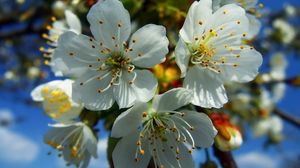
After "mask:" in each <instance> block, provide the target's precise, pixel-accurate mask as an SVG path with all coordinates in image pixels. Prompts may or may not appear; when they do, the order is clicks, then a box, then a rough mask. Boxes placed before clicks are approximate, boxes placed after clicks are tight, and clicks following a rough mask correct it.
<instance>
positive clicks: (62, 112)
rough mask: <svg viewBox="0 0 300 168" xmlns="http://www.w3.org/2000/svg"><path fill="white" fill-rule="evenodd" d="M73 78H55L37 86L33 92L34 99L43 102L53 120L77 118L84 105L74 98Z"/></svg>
mask: <svg viewBox="0 0 300 168" xmlns="http://www.w3.org/2000/svg"><path fill="white" fill-rule="evenodd" d="M72 83H73V81H72V80H69V79H66V80H55V81H51V82H48V83H46V84H42V85H40V86H38V87H36V88H35V89H34V90H33V91H32V92H31V97H32V99H33V100H34V101H37V102H42V103H43V108H44V110H45V113H46V114H47V115H48V116H50V117H51V118H52V119H53V120H55V121H58V122H61V123H69V122H72V121H73V120H74V119H76V118H77V117H78V116H79V114H80V112H81V111H82V109H83V106H82V105H81V104H80V103H79V102H76V101H74V100H73V97H72Z"/></svg>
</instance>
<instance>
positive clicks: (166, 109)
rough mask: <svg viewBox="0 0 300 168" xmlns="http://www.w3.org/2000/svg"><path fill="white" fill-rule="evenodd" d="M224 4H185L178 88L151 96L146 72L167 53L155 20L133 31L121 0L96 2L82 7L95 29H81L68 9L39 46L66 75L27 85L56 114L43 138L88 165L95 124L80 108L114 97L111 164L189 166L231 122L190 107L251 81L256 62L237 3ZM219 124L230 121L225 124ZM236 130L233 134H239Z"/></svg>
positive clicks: (213, 101) (153, 85)
mask: <svg viewBox="0 0 300 168" xmlns="http://www.w3.org/2000/svg"><path fill="white" fill-rule="evenodd" d="M225 4H226V5H225ZM225 4H222V5H223V6H220V7H218V8H215V7H214V8H213V4H212V0H201V1H199V2H198V1H195V2H194V3H193V4H192V6H191V7H190V9H189V12H188V14H187V16H186V20H185V22H184V25H183V27H182V29H181V30H180V32H179V41H178V44H177V46H176V49H175V60H176V63H177V65H178V67H179V69H180V70H181V78H184V79H183V87H178V88H173V89H170V90H168V91H166V92H165V93H163V94H160V95H156V94H155V93H156V90H157V86H158V81H157V79H156V78H155V76H154V75H153V74H152V72H151V71H150V70H151V68H153V67H154V66H157V65H158V64H160V63H162V62H164V61H165V60H166V55H167V54H168V52H169V50H168V45H169V41H168V38H167V37H166V29H165V28H164V27H163V26H160V25H154V24H148V25H145V26H144V27H142V28H140V29H138V30H137V31H136V32H134V33H131V22H130V16H129V13H128V11H127V10H126V9H125V8H124V7H123V4H122V3H121V2H120V1H119V0H103V1H99V2H98V3H96V4H95V5H93V6H92V8H91V9H90V11H89V13H88V15H87V20H88V22H89V23H90V29H91V32H92V35H93V37H88V36H86V35H83V34H81V26H80V22H79V21H78V20H77V19H76V17H75V16H74V14H71V13H70V12H66V14H65V15H66V19H67V20H66V22H55V23H54V25H53V28H52V29H51V30H50V33H49V35H44V36H45V38H47V39H48V40H49V41H50V43H49V44H50V45H51V46H52V48H51V49H48V50H45V49H42V50H43V51H45V52H46V53H47V55H48V56H49V57H51V66H52V68H53V69H54V70H55V72H59V74H60V75H63V76H64V77H73V78H74V81H72V80H69V79H67V80H64V81H52V82H49V83H47V84H44V85H41V86H38V87H37V88H36V89H35V90H34V91H33V92H32V97H33V99H34V100H35V101H42V102H43V106H44V109H45V112H46V114H47V115H49V116H50V117H51V118H53V120H55V121H56V122H58V124H54V125H50V126H52V127H53V129H52V130H50V131H49V132H48V133H47V135H46V136H45V142H46V143H47V144H49V145H50V146H52V147H53V148H55V149H57V150H59V151H61V152H62V156H63V157H64V159H65V160H66V162H67V163H68V164H74V165H76V166H78V167H87V165H88V163H89V161H90V158H91V157H96V156H97V153H96V151H97V135H96V133H95V131H94V130H93V127H94V125H95V123H96V122H91V121H90V120H89V119H90V118H88V119H87V118H85V117H84V116H81V114H82V113H83V111H85V110H89V111H94V113H97V112H100V113H101V111H103V110H108V109H111V108H112V106H113V105H114V104H117V105H118V107H119V109H126V110H125V112H123V113H121V114H120V115H119V116H118V117H117V119H116V120H115V122H114V124H113V127H112V131H111V136H112V137H114V138H120V140H119V142H118V143H117V145H116V147H115V148H114V151H113V154H112V158H113V163H114V167H116V168H124V167H128V168H133V167H147V166H148V164H149V162H150V160H153V162H154V165H155V167H159V168H164V167H178V168H192V167H195V165H194V161H193V159H192V155H191V154H192V152H193V150H195V149H196V148H197V147H203V148H206V147H209V146H211V145H212V144H213V143H214V139H215V137H216V135H217V130H220V129H221V130H223V131H221V132H220V133H219V135H224V134H226V135H227V134H230V133H232V132H233V131H235V132H238V130H237V129H236V128H235V127H234V126H231V125H230V124H228V123H229V121H227V120H226V121H224V122H223V120H222V122H215V123H214V124H213V122H212V121H211V119H210V118H209V117H208V115H207V114H205V113H204V112H197V111H195V110H191V108H189V105H190V104H192V105H195V106H200V107H202V108H221V107H223V105H224V104H225V103H226V102H227V101H228V98H227V95H226V91H225V88H224V84H225V83H228V82H249V81H251V80H253V79H254V78H255V76H256V75H257V73H258V68H259V66H260V65H261V64H262V56H261V55H260V53H259V52H257V51H256V50H255V49H254V48H253V47H252V46H248V45H246V44H244V43H243V40H244V39H245V38H246V36H247V34H246V33H247V32H249V30H250V29H251V28H250V22H251V21H249V16H247V14H246V12H245V9H243V8H242V7H240V6H238V5H236V4H235V3H228V4H227V3H225ZM66 25H67V27H66ZM156 71H157V70H156ZM155 73H157V72H155ZM178 86H179V85H178ZM211 118H216V117H211ZM220 123H221V124H223V123H226V124H227V125H229V126H230V127H228V129H227V128H224V129H223V128H221V127H222V126H220V125H219V124H220ZM215 127H216V128H217V129H215ZM235 138H236V137H232V139H231V140H232V141H236V143H241V142H242V141H241V139H236V140H235ZM237 138H239V137H237ZM240 138H241V137H240ZM219 139H220V138H218V136H217V137H216V141H219ZM227 139H228V137H227ZM229 139H230V137H229ZM231 140H230V141H231ZM239 145H240V144H238V145H237V146H239ZM228 148H230V147H228ZM224 150H228V149H227V148H226V149H224Z"/></svg>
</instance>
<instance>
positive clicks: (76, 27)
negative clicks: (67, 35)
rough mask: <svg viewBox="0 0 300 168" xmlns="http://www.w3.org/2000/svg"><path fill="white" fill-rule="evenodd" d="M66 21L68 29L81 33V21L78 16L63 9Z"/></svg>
mask: <svg viewBox="0 0 300 168" xmlns="http://www.w3.org/2000/svg"><path fill="white" fill-rule="evenodd" d="M65 16H66V21H67V24H68V25H69V27H70V30H71V31H73V32H75V33H77V34H80V33H81V23H80V20H79V18H78V17H77V16H76V15H75V14H74V13H73V12H72V11H70V10H66V11H65Z"/></svg>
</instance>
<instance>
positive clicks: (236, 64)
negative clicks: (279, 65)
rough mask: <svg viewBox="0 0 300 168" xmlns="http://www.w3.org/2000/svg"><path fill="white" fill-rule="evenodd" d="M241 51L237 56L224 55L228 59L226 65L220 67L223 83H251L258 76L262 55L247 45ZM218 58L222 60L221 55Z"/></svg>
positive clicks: (231, 54) (232, 54)
mask: <svg viewBox="0 0 300 168" xmlns="http://www.w3.org/2000/svg"><path fill="white" fill-rule="evenodd" d="M239 50H241V52H240V53H239V54H237V55H235V54H234V53H227V54H228V55H227V54H223V56H224V57H226V63H225V64H223V65H220V70H221V73H220V74H219V75H220V77H221V79H222V80H223V81H236V82H249V81H251V80H253V79H254V78H255V76H256V75H257V74H258V69H259V67H260V66H261V64H262V61H263V60H262V56H261V54H260V53H259V52H257V51H256V50H255V49H253V48H251V47H249V46H246V45H245V46H244V49H239ZM217 57H219V58H220V59H221V55H216V58H217Z"/></svg>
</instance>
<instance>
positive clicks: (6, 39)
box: [0, 0, 300, 168]
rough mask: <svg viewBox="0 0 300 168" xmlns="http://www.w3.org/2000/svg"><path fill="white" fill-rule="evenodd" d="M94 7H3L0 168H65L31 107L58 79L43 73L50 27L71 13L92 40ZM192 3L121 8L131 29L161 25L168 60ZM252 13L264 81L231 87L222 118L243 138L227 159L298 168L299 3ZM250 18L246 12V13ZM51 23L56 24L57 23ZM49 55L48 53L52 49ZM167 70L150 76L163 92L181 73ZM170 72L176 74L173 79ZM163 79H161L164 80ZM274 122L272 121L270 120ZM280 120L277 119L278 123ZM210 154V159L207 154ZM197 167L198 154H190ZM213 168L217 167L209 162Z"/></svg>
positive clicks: (4, 0)
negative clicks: (34, 93) (35, 92)
mask: <svg viewBox="0 0 300 168" xmlns="http://www.w3.org/2000/svg"><path fill="white" fill-rule="evenodd" d="M95 2H96V0H63V1H58V0H57V1H55V0H0V167H1V168H40V167H43V168H48V167H49V168H50V167H51V168H53V167H65V163H64V161H63V160H62V158H59V157H58V156H57V155H56V154H55V152H53V151H52V149H51V148H50V147H49V146H47V145H46V144H44V143H43V135H44V134H45V133H46V132H47V130H49V127H48V124H51V123H54V122H53V121H52V120H51V119H50V118H49V117H47V116H46V115H45V114H44V111H43V109H42V107H41V105H40V104H37V103H34V102H33V101H32V99H31V97H30V92H31V90H32V89H33V88H35V87H36V86H37V85H39V84H42V83H45V82H48V81H51V80H53V79H59V77H55V75H54V73H53V72H52V71H51V68H50V67H49V66H48V65H47V63H48V61H49V58H47V55H45V50H46V52H47V49H49V46H48V45H47V37H46V36H45V34H48V31H49V29H51V25H52V23H53V21H55V20H63V19H64V17H65V16H64V11H65V10H66V9H69V10H72V11H73V12H74V13H75V14H76V15H77V16H78V17H79V18H80V21H81V24H82V31H83V34H87V35H90V31H89V25H88V23H87V20H86V14H87V12H88V10H89V8H90V7H91V5H93V4H94V3H95ZM192 2H193V1H192V0H176V1H174V0H161V1H155V0H123V3H124V6H125V8H126V9H128V10H129V12H130V14H131V20H132V21H133V23H134V27H136V28H139V27H141V26H142V25H145V24H147V23H156V24H162V25H164V26H165V27H166V28H167V30H168V38H169V40H170V46H169V47H170V51H171V52H170V56H172V51H174V47H175V45H176V41H177V38H178V35H177V34H178V31H179V29H180V28H181V26H182V24H183V22H184V19H185V15H186V12H187V10H188V8H189V6H190V4H191V3H192ZM259 3H261V4H258V5H257V8H256V9H255V11H254V12H253V11H252V12H253V14H255V16H256V17H257V18H259V19H260V21H261V23H262V28H261V30H260V33H259V34H258V35H257V36H256V37H255V38H254V39H251V40H249V41H247V43H250V44H252V45H254V46H255V48H256V49H257V50H258V51H260V52H261V53H262V54H263V57H264V64H263V66H262V67H261V69H260V72H261V74H260V75H259V76H258V77H257V79H256V80H255V81H253V82H251V83H247V84H243V85H239V84H230V85H228V86H227V89H228V90H229V97H230V100H229V101H230V102H229V103H228V104H227V105H226V106H225V107H224V108H223V109H221V110H219V111H223V112H225V113H226V114H227V115H229V116H230V118H231V119H232V123H234V124H235V125H236V126H237V127H239V129H240V130H241V132H242V134H243V144H242V145H241V147H240V148H239V149H236V150H234V151H232V153H233V155H234V158H235V160H236V162H237V164H238V165H239V167H241V168H248V167H249V168H250V167H251V168H253V167H255V168H280V167H288V168H296V167H300V166H299V165H300V147H299V142H300V31H299V30H300V29H299V28H300V19H299V18H300V1H299V0H281V1H279V0H277V1H272V0H261V1H259ZM250 12H251V11H250ZM54 17H55V18H54ZM50 49H51V48H50ZM173 68H174V65H173V64H172V63H170V64H163V65H160V66H158V67H156V68H155V69H154V71H155V72H156V74H157V76H158V78H159V80H160V82H161V85H162V86H161V88H163V89H167V88H168V87H173V86H175V85H176V81H177V80H179V77H178V75H179V73H178V71H177V70H178V69H177V68H174V69H173ZM173 70H174V72H173ZM161 73H163V75H161ZM274 116H276V119H274V118H273V117H274ZM278 117H279V118H278ZM110 124H111V121H110V119H104V120H103V121H100V123H99V124H98V126H97V127H98V128H99V130H100V131H99V143H98V154H99V158H98V159H97V160H92V162H91V164H90V167H92V168H93V167H98V168H106V167H109V166H108V162H107V158H106V147H107V136H108V134H109V133H108V131H107V130H109V127H110ZM211 153H212V152H211ZM194 158H195V160H196V161H197V165H200V163H203V162H205V160H206V157H205V155H204V152H203V151H199V152H197V153H196V154H194ZM211 159H212V160H216V159H215V158H214V157H213V156H212V157H211Z"/></svg>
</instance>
